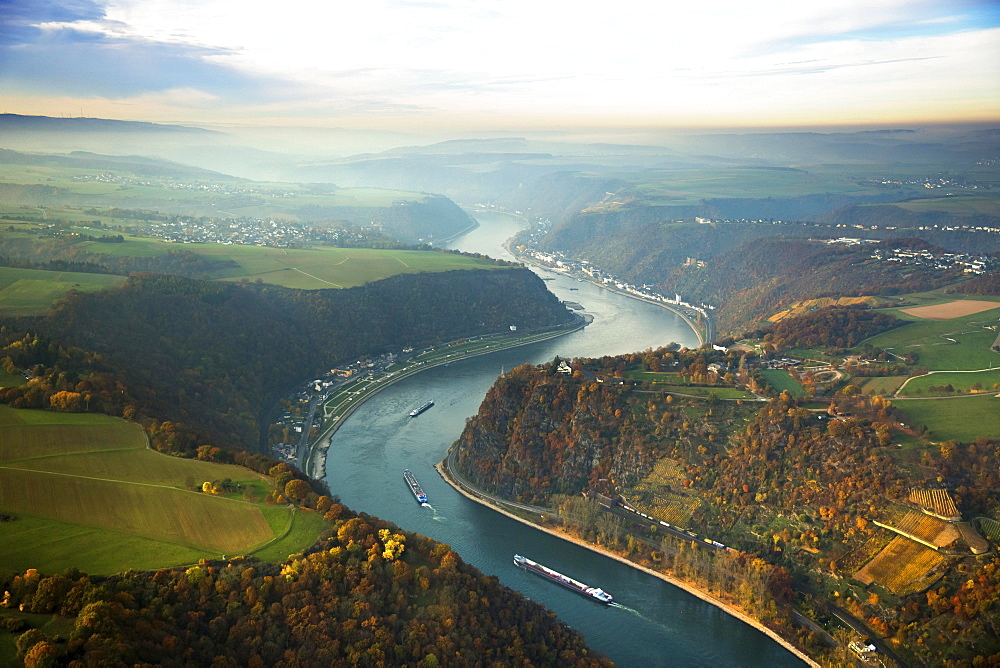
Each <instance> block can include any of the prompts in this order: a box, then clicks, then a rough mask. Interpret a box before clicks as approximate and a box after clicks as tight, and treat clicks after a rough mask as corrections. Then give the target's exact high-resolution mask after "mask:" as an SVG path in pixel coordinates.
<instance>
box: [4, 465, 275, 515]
mask: <svg viewBox="0 0 1000 668" xmlns="http://www.w3.org/2000/svg"><path fill="white" fill-rule="evenodd" d="M0 470H7V471H27V472H29V473H39V474H41V475H54V476H60V477H62V478H78V479H80V480H95V481H97V482H110V483H117V484H119V485H136V486H138V487H152V488H154V489H169V490H172V491H174V492H183V493H184V494H200V495H202V496H204V497H205V498H209V499H219V500H222V501H231V502H233V503H244V504H246V505H249V506H258V505H260V504H257V503H250V502H249V501H243V500H242V499H231V498H229V497H228V496H222V495H221V494H205V492H196V491H194V490H192V489H183V488H181V487H172V486H170V485H163V484H160V483H153V482H136V481H133V480H118V479H115V478H98V477H95V476H89V475H79V474H75V473H61V472H59V471H41V470H39V469H31V468H23V467H18V466H5V465H0Z"/></svg>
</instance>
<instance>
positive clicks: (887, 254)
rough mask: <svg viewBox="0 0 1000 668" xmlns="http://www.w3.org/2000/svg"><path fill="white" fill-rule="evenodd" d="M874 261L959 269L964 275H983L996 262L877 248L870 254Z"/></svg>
mask: <svg viewBox="0 0 1000 668" xmlns="http://www.w3.org/2000/svg"><path fill="white" fill-rule="evenodd" d="M871 256H872V258H873V259H875V260H883V261H885V262H899V263H902V264H907V265H920V266H924V267H930V268H933V269H961V270H962V271H963V272H965V273H966V274H977V275H978V274H983V273H985V272H986V271H987V270H988V269H990V268H991V266H993V265H995V264H997V262H996V260H994V259H992V258H989V257H986V256H984V255H976V254H972V253H932V252H931V251H929V250H912V249H909V248H878V249H875V251H874V252H873V253H872V255H871Z"/></svg>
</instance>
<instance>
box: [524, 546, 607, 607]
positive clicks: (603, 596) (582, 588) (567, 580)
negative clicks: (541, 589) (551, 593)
mask: <svg viewBox="0 0 1000 668" xmlns="http://www.w3.org/2000/svg"><path fill="white" fill-rule="evenodd" d="M514 565H515V566H518V567H520V568H523V569H525V570H527V571H531V572H532V573H534V574H536V575H540V576H541V577H543V578H545V579H546V580H550V581H552V582H555V583H556V584H558V585H562V586H563V587H566V588H567V589H572V590H573V591H575V592H576V593H577V594H582V595H583V596H586V597H588V598H591V599H593V600H595V601H597V602H598V603H603V604H605V605H610V604H611V603H613V602H614V600H615V599H614V597H613V596H611V594H609V593H608V592H606V591H604V590H603V589H600V588H598V587H591V586H590V585H585V584H583V583H582V582H580V581H579V580H574V579H573V578H571V577H569V576H568V575H563V574H562V573H560V572H559V571H554V570H552V569H551V568H548V567H547V566H542V565H541V564H539V563H538V562H535V561H532V560H531V559H528V558H527V557H522V556H521V555H519V554H515V555H514Z"/></svg>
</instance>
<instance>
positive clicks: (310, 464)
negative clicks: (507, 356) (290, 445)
mask: <svg viewBox="0 0 1000 668" xmlns="http://www.w3.org/2000/svg"><path fill="white" fill-rule="evenodd" d="M591 322H593V317H587V316H580V317H579V318H578V320H577V321H576V322H575V323H574V324H573V326H571V327H564V328H560V329H553V330H549V331H543V332H541V333H537V334H530V335H527V336H524V337H519V338H517V339H515V340H513V341H511V342H510V343H509V344H508V343H505V342H502V341H501V342H498V343H497V345H495V346H491V347H490V348H489V349H487V350H477V351H470V352H465V353H463V352H455V353H452V354H450V355H449V356H448V357H447V358H442V359H439V360H437V361H433V362H422V363H420V365H419V366H413V367H411V368H408V369H403V370H400V371H396V372H393V373H392V374H389V375H387V376H384V377H382V378H381V379H380V380H379V382H378V384H377V385H373V386H371V387H369V388H368V389H367V390H366V391H365V393H364V394H359V395H357V396H355V397H354V398H353V400H352V401H351V403H350V405H349V406H348V407H347V408H346V409H345V410H344V412H343V413H341V414H340V415H338V416H337V417H336V418H335V419H334V420H333V422H332V423H331V424H329V425H328V426H327V427H326V429H324V430H323V431H322V432H321V433H320V434H319V436H317V438H316V440H315V441H313V442H312V444H310V446H309V453H308V455H307V456H306V461H305V463H304V465H302V466H301V467H300V468H301V470H302V471H303V472H305V474H306V475H308V476H309V477H310V478H314V479H316V480H319V479H320V478H322V477H324V476H325V475H326V458H327V451H328V450H329V449H330V446H331V444H332V442H333V436H334V434H336V433H337V430H338V429H340V426H341V425H342V424H344V422H345V421H346V420H347V418H349V417H350V416H351V415H352V414H353V413H354V411H356V410H357V409H358V408H359V407H360V406H361V405H362V404H364V403H365V402H366V401H368V400H369V399H371V398H372V397H374V396H375V395H376V394H378V393H379V392H381V391H382V390H383V389H385V388H387V387H389V386H390V385H393V384H394V383H398V382H399V381H401V380H403V379H404V378H409V377H410V376H413V375H415V374H418V373H420V372H421V371H425V370H426V369H433V368H434V367H438V366H444V365H446V364H451V363H452V362H458V361H461V360H467V359H472V358H474V357H481V356H482V355H488V354H490V353H495V352H499V351H501V350H511V349H513V348H520V347H521V346H527V345H531V344H534V343H539V342H542V341H549V340H551V339H555V338H559V337H560V336H566V335H567V334H572V333H573V332H578V331H580V330H581V329H583V328H584V327H586V326H587V325H589V324H590V323H591ZM447 345H448V344H445V346H442V348H445V347H447Z"/></svg>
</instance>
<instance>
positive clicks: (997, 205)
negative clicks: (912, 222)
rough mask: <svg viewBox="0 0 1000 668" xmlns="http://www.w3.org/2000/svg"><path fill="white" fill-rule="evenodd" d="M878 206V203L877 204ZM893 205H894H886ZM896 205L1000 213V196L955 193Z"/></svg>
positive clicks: (962, 212) (966, 213) (967, 213)
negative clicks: (951, 195) (949, 195)
mask: <svg viewBox="0 0 1000 668" xmlns="http://www.w3.org/2000/svg"><path fill="white" fill-rule="evenodd" d="M875 206H878V205H875ZM884 206H892V205H884ZM895 206H898V207H900V208H901V209H906V210H907V211H916V212H923V211H944V212H947V213H952V214H956V215H960V216H963V215H964V216H971V215H977V214H984V215H988V216H995V215H997V214H1000V197H997V196H996V195H982V194H976V195H955V196H953V197H927V198H921V199H912V200H907V201H905V202H897V203H896V204H895Z"/></svg>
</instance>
